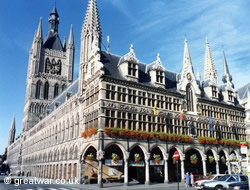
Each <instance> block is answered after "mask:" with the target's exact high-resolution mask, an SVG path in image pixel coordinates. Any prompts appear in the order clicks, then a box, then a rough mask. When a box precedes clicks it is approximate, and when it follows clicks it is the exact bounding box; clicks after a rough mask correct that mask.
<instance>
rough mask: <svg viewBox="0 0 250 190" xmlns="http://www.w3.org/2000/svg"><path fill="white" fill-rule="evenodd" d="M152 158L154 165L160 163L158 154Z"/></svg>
mask: <svg viewBox="0 0 250 190" xmlns="http://www.w3.org/2000/svg"><path fill="white" fill-rule="evenodd" d="M153 157H154V160H155V163H157V164H159V163H160V161H161V156H160V155H159V154H154V156H153Z"/></svg>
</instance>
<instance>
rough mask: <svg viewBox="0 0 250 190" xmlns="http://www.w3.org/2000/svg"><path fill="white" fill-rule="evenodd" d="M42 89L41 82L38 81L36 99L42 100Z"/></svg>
mask: <svg viewBox="0 0 250 190" xmlns="http://www.w3.org/2000/svg"><path fill="white" fill-rule="evenodd" d="M40 88H41V81H40V80H39V81H37V83H36V99H39V98H40Z"/></svg>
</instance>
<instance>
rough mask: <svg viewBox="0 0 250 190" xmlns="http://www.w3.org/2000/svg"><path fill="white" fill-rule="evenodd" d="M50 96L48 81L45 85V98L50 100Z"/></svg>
mask: <svg viewBox="0 0 250 190" xmlns="http://www.w3.org/2000/svg"><path fill="white" fill-rule="evenodd" d="M48 98H49V83H48V81H47V82H46V83H45V85H44V99H45V100H48Z"/></svg>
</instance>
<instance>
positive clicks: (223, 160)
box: [220, 155, 226, 164]
mask: <svg viewBox="0 0 250 190" xmlns="http://www.w3.org/2000/svg"><path fill="white" fill-rule="evenodd" d="M220 160H221V162H222V163H224V164H225V163H226V158H225V156H224V155H223V156H221V157H220Z"/></svg>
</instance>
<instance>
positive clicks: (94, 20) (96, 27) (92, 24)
mask: <svg viewBox="0 0 250 190" xmlns="http://www.w3.org/2000/svg"><path fill="white" fill-rule="evenodd" d="M87 31H88V32H92V33H93V34H96V35H98V38H99V40H100V41H101V35H102V34H101V25H100V20H99V14H98V9H97V5H96V0H89V4H88V9H87V13H86V16H85V20H84V25H83V29H82V35H86V34H87Z"/></svg>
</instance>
